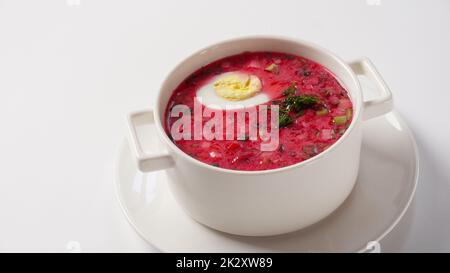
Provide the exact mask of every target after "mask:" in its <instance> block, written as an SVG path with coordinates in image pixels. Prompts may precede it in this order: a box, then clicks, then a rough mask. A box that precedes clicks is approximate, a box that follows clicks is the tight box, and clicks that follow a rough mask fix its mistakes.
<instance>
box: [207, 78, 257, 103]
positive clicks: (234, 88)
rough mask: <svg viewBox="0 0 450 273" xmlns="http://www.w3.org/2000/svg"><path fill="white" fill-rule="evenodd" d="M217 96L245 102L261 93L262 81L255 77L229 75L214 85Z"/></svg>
mask: <svg viewBox="0 0 450 273" xmlns="http://www.w3.org/2000/svg"><path fill="white" fill-rule="evenodd" d="M213 86H214V90H215V91H216V93H217V95H219V96H220V97H222V98H224V99H227V100H233V101H236V100H244V99H247V98H250V97H252V96H253V95H255V94H256V93H258V92H259V91H261V81H260V80H259V78H258V77H256V76H254V75H248V74H243V73H242V74H241V73H229V74H227V75H223V76H221V77H219V78H218V79H217V80H216V81H215V82H214V84H213Z"/></svg>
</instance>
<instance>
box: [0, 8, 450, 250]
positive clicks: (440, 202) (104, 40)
mask: <svg viewBox="0 0 450 273" xmlns="http://www.w3.org/2000/svg"><path fill="white" fill-rule="evenodd" d="M337 2H338V1H298V0H295V1H273V0H272V1H261V0H259V1H242V0H240V1H236V0H227V1H217V2H216V1H214V3H213V2H212V1H206V0H204V1H194V0H191V1H168V0H164V1H110V0H109V1H106V0H102V1H100V0H58V1H31V0H30V1H17V0H0V94H1V96H0V124H1V128H2V131H1V132H2V135H1V138H0V139H1V141H0V166H1V171H0V252H2V251H20V252H22V251H58V252H66V251H70V250H74V249H75V250H77V249H81V251H108V252H109V251H112V252H116V251H138V252H141V251H144V252H148V251H155V249H154V248H153V247H151V246H150V245H148V244H147V243H146V242H145V241H143V240H142V239H141V238H140V237H139V236H138V235H137V234H136V233H135V232H134V230H133V229H132V228H131V226H130V225H129V224H128V223H127V221H126V219H125V217H124V216H123V214H122V212H121V210H120V207H119V204H118V202H117V200H116V197H115V193H114V188H113V179H114V160H115V156H116V152H117V149H118V146H119V144H120V143H121V141H122V140H123V138H124V135H125V126H124V125H125V124H124V117H125V115H126V114H127V113H128V112H130V111H132V110H138V109H143V108H148V107H150V106H151V105H152V103H153V100H154V98H155V95H156V92H157V90H158V86H159V84H160V82H161V80H162V78H163V77H164V76H165V75H166V74H167V73H168V71H169V70H170V69H171V68H173V67H174V65H176V64H177V62H179V61H180V60H181V59H182V58H184V57H186V56H187V55H188V54H190V53H192V52H193V51H195V50H197V49H199V48H201V47H203V46H206V45H208V44H211V43H213V42H216V41H220V40H223V39H227V38H231V37H236V36H243V35H250V34H278V35H286V36H291V37H296V38H301V39H305V40H309V41H312V42H315V43H317V44H320V45H322V46H323V47H325V48H328V49H330V50H331V51H334V52H335V53H337V54H338V55H340V56H341V57H343V58H344V59H346V60H352V59H356V58H357V57H360V56H363V55H365V56H369V57H370V58H371V59H372V61H373V62H374V63H375V64H376V65H377V67H378V69H379V70H380V72H381V73H382V75H383V76H384V77H385V80H386V81H387V82H388V84H389V85H390V87H391V89H392V90H393V92H394V95H395V107H396V108H397V110H398V111H399V112H400V113H401V114H403V116H404V117H405V119H406V120H407V122H408V123H409V125H410V127H411V129H412V130H413V132H414V133H415V136H416V139H417V142H418V145H419V150H420V156H421V174H420V180H419V187H418V190H417V193H416V197H415V200H414V202H413V204H412V206H411V208H410V210H409V212H408V213H407V215H406V217H405V218H404V219H403V220H402V222H401V223H400V225H399V226H398V228H396V229H395V230H394V231H393V232H392V233H391V234H390V235H389V236H388V238H386V240H384V242H382V248H383V249H384V250H385V251H450V197H449V196H450V168H449V165H448V164H449V162H450V146H449V139H450V125H449V121H448V119H449V117H450V107H449V103H450V95H449V94H450V84H449V83H448V79H449V77H450V65H449V63H450V1H446V0H441V1H407V0H404V1H397V0H395V1H392V0H391V1H387V0H351V1H350V0H348V1H345V5H344V4H343V2H344V1H339V2H340V3H337Z"/></svg>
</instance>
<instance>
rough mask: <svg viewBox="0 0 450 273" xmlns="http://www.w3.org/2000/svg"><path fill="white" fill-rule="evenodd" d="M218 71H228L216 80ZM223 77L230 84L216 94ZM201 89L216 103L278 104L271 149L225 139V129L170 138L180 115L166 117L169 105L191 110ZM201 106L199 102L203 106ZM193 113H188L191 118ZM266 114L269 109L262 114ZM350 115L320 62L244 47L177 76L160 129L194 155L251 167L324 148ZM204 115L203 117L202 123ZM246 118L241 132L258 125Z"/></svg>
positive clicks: (344, 96)
mask: <svg viewBox="0 0 450 273" xmlns="http://www.w3.org/2000/svg"><path fill="white" fill-rule="evenodd" d="M223 75H228V76H229V75H231V78H230V77H229V78H226V79H225V78H224V79H225V80H223V81H222V82H217V79H218V78H220V77H221V76H223ZM250 76H251V77H250ZM233 77H234V78H233ZM230 79H234V80H236V79H238V80H242V82H243V84H242V86H237V87H236V82H231V83H230ZM250 79H251V80H250ZM227 81H228V82H227ZM223 82H226V83H227V84H229V85H230V84H231V85H233V86H231V87H229V86H227V88H228V89H223V90H225V91H223V92H222V93H221V92H219V91H221V90H222V89H220V90H219V89H218V88H220V86H219V85H220V84H222V83H223ZM218 86H219V87H218ZM209 87H210V88H209ZM202 88H203V90H206V91H205V92H203V91H202V92H203V93H202V94H207V95H208V94H210V95H211V96H213V97H214V98H215V101H216V102H219V104H220V102H221V101H222V100H223V101H224V102H225V103H226V102H232V103H236V101H239V102H242V104H244V105H245V104H246V102H252V103H255V105H252V104H251V103H250V104H249V105H248V106H249V107H255V108H258V107H261V105H267V106H271V105H278V106H279V114H278V115H279V117H278V121H277V128H278V130H279V131H278V132H279V134H278V135H279V141H278V145H277V147H276V149H273V150H271V151H264V150H261V148H260V147H261V142H262V141H263V140H262V139H261V138H257V139H254V138H249V137H244V138H243V139H233V140H226V139H227V138H226V137H225V130H224V132H223V138H222V139H212V140H206V139H201V140H194V139H179V140H175V139H174V138H173V137H172V136H171V128H172V125H174V123H175V122H176V121H177V120H179V119H180V117H172V116H171V114H170V113H171V110H172V109H173V108H174V107H175V106H177V105H185V106H187V107H188V109H189V110H190V111H191V113H192V112H193V111H194V108H195V107H194V102H195V101H196V97H198V94H199V92H200V90H202ZM205 88H206V89H205ZM208 88H209V89H208ZM214 88H216V90H215V89H214ZM230 88H234V89H230ZM229 90H232V91H229ZM236 90H237V91H236ZM215 91H216V92H215ZM251 91H254V92H253V93H252V92H251ZM208 92H209V93H208ZM224 92H225V93H224ZM226 92H228V93H226ZM207 107H208V105H202V106H201V108H202V109H203V110H204V109H205V108H207ZM224 110H225V109H224ZM225 113H226V111H223V117H220V118H221V119H222V120H226V118H225ZM193 117H194V115H193V114H192V116H191V119H192V120H193ZM270 117H271V113H270V111H269V113H268V115H267V119H270ZM352 117H353V111H352V102H351V100H350V98H349V96H348V93H347V91H346V90H345V89H344V88H343V87H342V86H341V85H340V84H339V82H338V80H337V79H336V77H335V76H334V75H333V74H332V73H331V72H330V71H328V70H327V69H326V68H325V67H323V66H321V65H320V64H318V63H315V62H313V61H311V60H308V59H306V58H304V57H301V56H294V55H291V54H285V53H278V52H244V53H242V54H238V55H234V56H230V57H226V58H223V59H220V60H217V61H215V62H212V63H210V64H208V65H206V66H204V67H202V68H200V69H198V70H197V71H195V72H194V73H192V74H191V75H190V76H188V77H187V78H186V79H185V80H183V81H182V82H181V83H180V84H179V85H178V87H177V88H176V89H175V90H174V91H173V93H172V95H171V97H170V99H169V103H168V105H167V108H166V112H165V129H166V131H167V133H168V135H169V137H170V138H171V139H172V141H173V142H174V143H175V145H176V146H178V147H179V148H180V149H181V150H182V151H184V152H185V153H186V154H188V155H189V156H191V157H193V158H195V159H197V160H200V161H202V162H204V163H207V164H210V165H213V166H216V167H220V168H225V169H232V170H245V171H256V170H269V169H275V168H281V167H285V166H289V165H292V164H296V163H299V162H302V161H304V160H306V159H309V158H311V157H313V156H315V155H317V154H319V153H321V152H323V151H325V150H326V149H327V148H328V147H330V146H331V145H333V144H334V143H335V142H336V141H337V140H338V139H339V138H340V137H341V136H342V135H343V134H344V133H345V131H346V129H347V128H348V126H349V125H350V123H351V121H352ZM210 119H211V118H205V117H203V118H202V119H201V123H202V125H205V123H207V122H208V121H209V120H210ZM249 120H250V119H249V118H248V117H246V118H245V123H246V126H245V128H247V129H246V132H248V128H250V127H249V126H256V127H258V124H249ZM225 123H226V122H225ZM269 123H270V122H269ZM192 124H194V122H192ZM191 129H192V128H191Z"/></svg>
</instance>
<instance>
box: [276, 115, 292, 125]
mask: <svg viewBox="0 0 450 273" xmlns="http://www.w3.org/2000/svg"><path fill="white" fill-rule="evenodd" d="M292 121H293V119H292V117H291V116H290V115H289V114H288V113H285V112H281V113H280V115H279V117H278V126H279V127H280V128H282V127H286V126H288V125H289V124H291V123H292Z"/></svg>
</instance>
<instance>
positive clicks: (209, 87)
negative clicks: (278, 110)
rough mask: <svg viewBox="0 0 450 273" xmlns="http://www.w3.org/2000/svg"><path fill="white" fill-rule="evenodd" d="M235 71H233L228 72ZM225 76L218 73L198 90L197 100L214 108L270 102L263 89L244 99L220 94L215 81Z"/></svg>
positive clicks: (233, 107)
mask: <svg viewBox="0 0 450 273" xmlns="http://www.w3.org/2000/svg"><path fill="white" fill-rule="evenodd" d="M228 73H233V72H228ZM221 76H223V74H222V75H218V76H215V77H214V78H212V79H211V80H210V81H209V82H208V83H206V84H205V85H203V86H202V87H200V88H199V89H198V90H197V93H196V98H195V99H196V100H197V101H198V102H200V103H201V104H203V105H205V106H206V107H208V108H210V109H214V110H236V109H242V108H246V107H252V106H256V105H259V104H263V103H266V102H268V101H269V100H270V99H269V97H268V96H267V94H265V93H264V92H263V91H260V92H258V93H257V94H255V95H253V96H252V97H249V98H246V99H242V100H227V99H225V98H223V97H221V96H219V95H218V94H217V93H216V91H215V90H214V82H215V81H216V80H217V78H219V77H221Z"/></svg>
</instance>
